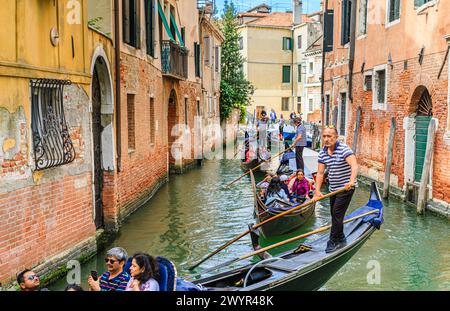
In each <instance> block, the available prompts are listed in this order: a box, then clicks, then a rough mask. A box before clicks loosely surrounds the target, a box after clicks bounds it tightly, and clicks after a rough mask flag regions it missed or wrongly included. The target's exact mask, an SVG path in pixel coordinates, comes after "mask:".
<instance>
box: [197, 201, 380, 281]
mask: <svg viewBox="0 0 450 311" xmlns="http://www.w3.org/2000/svg"><path fill="white" fill-rule="evenodd" d="M378 212H379V210H373V211H370V212H367V213H364V214H361V215H359V216H355V217H352V218H349V219H347V220H345V221H344V222H343V223H344V224H346V223H348V222H352V221H354V220H356V219H359V218H362V217H366V216H368V215H371V214H375V213H378ZM330 228H331V225H327V226H323V227H320V228H319V229H316V230H314V231H311V232H308V233H304V234H301V235H298V236H296V237H293V238H290V239H287V240H284V241H281V242H278V243H275V244H272V245H270V246H267V247H264V248H260V249H258V250H257V251H253V252H251V253H248V254H245V255H242V256H240V257H238V258H235V259H232V260H230V261H227V262H225V263H223V264H220V265H218V266H215V267H212V268H209V269H206V270H204V271H202V273H201V274H205V273H208V272H211V271H214V270H217V269H219V268H222V267H225V266H228V265H231V264H233V263H236V262H238V261H241V260H244V259H246V258H249V257H252V256H254V255H258V254H260V253H263V252H265V251H267V250H270V249H272V248H275V247H278V246H282V245H284V244H287V243H291V242H294V241H297V240H300V239H303V238H306V237H309V236H310V235H313V234H317V233H320V232H324V231H326V230H328V229H330ZM195 276H197V275H195ZM195 276H194V277H195ZM190 279H192V278H190Z"/></svg>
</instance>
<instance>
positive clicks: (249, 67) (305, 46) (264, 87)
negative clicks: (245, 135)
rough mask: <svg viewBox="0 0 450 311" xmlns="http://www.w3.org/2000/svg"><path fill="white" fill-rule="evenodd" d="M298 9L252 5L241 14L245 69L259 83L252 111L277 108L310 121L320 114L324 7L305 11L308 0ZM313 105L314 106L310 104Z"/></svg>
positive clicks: (298, 5)
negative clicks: (300, 115) (322, 9)
mask: <svg viewBox="0 0 450 311" xmlns="http://www.w3.org/2000/svg"><path fill="white" fill-rule="evenodd" d="M292 4H293V6H292V9H293V10H292V12H286V13H283V12H273V13H270V7H269V9H267V7H263V8H264V9H265V10H261V8H260V11H258V10H254V9H252V10H249V11H247V12H242V13H239V14H238V15H237V20H238V23H239V24H240V26H239V27H238V31H239V34H240V47H241V54H242V56H243V57H244V73H245V75H246V77H247V79H248V80H249V81H250V82H251V83H252V84H253V85H254V87H255V92H254V94H253V96H252V101H251V105H250V106H249V107H248V108H247V109H248V112H249V113H250V114H252V115H253V114H254V113H255V114H256V116H257V117H258V116H259V114H260V112H261V111H262V110H266V111H267V113H269V112H270V111H271V110H272V109H273V110H274V111H275V112H276V113H277V116H278V117H280V115H281V114H283V117H284V118H287V117H288V116H289V114H290V113H291V112H296V113H299V114H302V115H303V119H304V120H305V121H318V120H319V119H320V108H321V107H320V85H321V84H320V79H319V78H320V76H321V68H322V66H321V64H322V59H321V58H322V57H321V42H320V41H321V40H320V38H321V36H322V24H321V16H322V13H321V12H316V13H312V14H303V3H302V1H292ZM310 108H311V109H310Z"/></svg>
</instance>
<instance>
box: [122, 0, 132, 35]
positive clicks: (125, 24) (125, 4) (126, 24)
mask: <svg viewBox="0 0 450 311" xmlns="http://www.w3.org/2000/svg"><path fill="white" fill-rule="evenodd" d="M122 40H123V42H125V43H130V1H129V0H122Z"/></svg>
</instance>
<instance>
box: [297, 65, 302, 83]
mask: <svg viewBox="0 0 450 311" xmlns="http://www.w3.org/2000/svg"><path fill="white" fill-rule="evenodd" d="M298 82H302V65H298Z"/></svg>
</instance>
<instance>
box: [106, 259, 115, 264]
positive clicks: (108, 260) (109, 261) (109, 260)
mask: <svg viewBox="0 0 450 311" xmlns="http://www.w3.org/2000/svg"><path fill="white" fill-rule="evenodd" d="M116 261H118V260H115V259H109V258H105V262H106V263H110V264H114V263H115V262H116Z"/></svg>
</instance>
